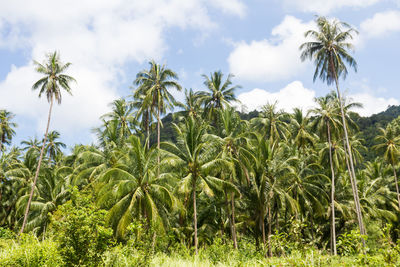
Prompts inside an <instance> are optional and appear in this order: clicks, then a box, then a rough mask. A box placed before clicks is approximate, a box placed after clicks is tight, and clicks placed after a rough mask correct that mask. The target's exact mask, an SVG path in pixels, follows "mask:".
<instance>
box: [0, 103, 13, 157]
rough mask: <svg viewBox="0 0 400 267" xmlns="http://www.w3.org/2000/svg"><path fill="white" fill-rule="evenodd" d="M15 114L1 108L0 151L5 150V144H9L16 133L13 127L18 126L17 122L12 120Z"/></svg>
mask: <svg viewBox="0 0 400 267" xmlns="http://www.w3.org/2000/svg"><path fill="white" fill-rule="evenodd" d="M14 116H15V115H14V114H13V113H11V112H9V111H7V110H4V109H2V110H0V152H2V151H3V147H4V144H7V145H9V144H10V143H11V139H12V137H13V136H14V135H15V130H14V129H13V128H15V127H17V124H16V123H15V122H12V119H13V118H14Z"/></svg>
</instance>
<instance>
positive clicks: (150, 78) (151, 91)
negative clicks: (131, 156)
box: [134, 61, 182, 164]
mask: <svg viewBox="0 0 400 267" xmlns="http://www.w3.org/2000/svg"><path fill="white" fill-rule="evenodd" d="M149 64H150V69H149V70H143V71H141V72H139V73H138V74H137V75H136V80H135V81H134V83H135V84H136V85H139V88H138V89H137V90H136V93H135V94H138V95H140V94H143V95H144V99H143V105H144V106H145V107H148V108H149V109H150V110H154V109H156V110H157V148H158V150H159V149H160V135H161V133H160V126H161V114H163V113H165V112H166V110H167V108H171V109H173V107H174V105H175V104H176V100H175V98H174V97H173V95H172V94H171V93H170V92H169V91H168V90H170V89H176V90H178V91H180V90H182V87H181V86H180V85H179V84H178V83H177V81H176V80H178V75H177V74H176V73H175V72H174V71H172V70H171V69H168V68H166V66H165V65H162V66H161V65H160V64H157V63H156V62H154V61H150V62H149ZM157 161H158V164H160V156H158V159H157Z"/></svg>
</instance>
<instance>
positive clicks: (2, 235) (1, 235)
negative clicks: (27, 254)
mask: <svg viewBox="0 0 400 267" xmlns="http://www.w3.org/2000/svg"><path fill="white" fill-rule="evenodd" d="M13 238H15V233H14V232H12V231H11V230H10V229H7V228H3V227H0V239H13Z"/></svg>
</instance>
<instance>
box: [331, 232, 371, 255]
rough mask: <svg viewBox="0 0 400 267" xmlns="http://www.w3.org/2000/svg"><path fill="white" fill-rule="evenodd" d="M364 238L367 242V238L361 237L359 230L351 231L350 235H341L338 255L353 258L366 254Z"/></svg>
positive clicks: (338, 243)
mask: <svg viewBox="0 0 400 267" xmlns="http://www.w3.org/2000/svg"><path fill="white" fill-rule="evenodd" d="M362 238H364V240H366V238H367V236H363V235H360V232H359V231H358V230H351V232H350V233H344V234H341V235H340V236H339V238H338V242H337V252H338V254H339V255H342V256H351V255H357V254H360V253H363V252H365V248H364V247H363V244H362Z"/></svg>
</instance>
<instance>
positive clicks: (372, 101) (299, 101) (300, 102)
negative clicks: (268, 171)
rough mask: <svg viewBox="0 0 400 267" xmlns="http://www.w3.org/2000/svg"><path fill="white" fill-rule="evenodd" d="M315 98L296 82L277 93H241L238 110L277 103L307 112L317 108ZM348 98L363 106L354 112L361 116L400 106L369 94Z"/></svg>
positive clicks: (264, 91) (283, 107)
mask: <svg viewBox="0 0 400 267" xmlns="http://www.w3.org/2000/svg"><path fill="white" fill-rule="evenodd" d="M315 97H316V92H315V91H314V90H312V89H309V88H305V87H304V85H303V84H302V82H300V81H294V82H292V83H289V84H288V85H287V86H285V87H284V88H282V89H280V90H279V91H277V92H271V91H268V90H265V89H259V88H255V89H253V90H251V91H249V92H245V93H241V94H239V95H238V99H239V100H240V102H241V105H242V106H238V107H237V108H239V109H242V110H243V109H244V110H245V111H253V110H261V107H262V106H263V105H266V104H268V103H270V104H272V103H275V102H277V107H278V109H282V110H284V111H286V112H292V111H293V109H294V108H301V109H302V110H303V111H307V110H309V109H311V108H314V107H316V105H315V103H314V98H315ZM347 98H349V99H351V100H352V101H353V100H354V101H356V102H360V103H362V104H363V108H358V109H354V110H353V111H355V112H358V113H359V114H360V115H361V116H370V115H372V114H376V113H379V112H381V111H384V110H386V109H387V107H388V106H389V105H399V104H400V102H399V101H398V100H397V99H394V98H384V97H376V96H375V95H372V94H371V93H368V92H362V93H356V94H350V95H348V96H347Z"/></svg>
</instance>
